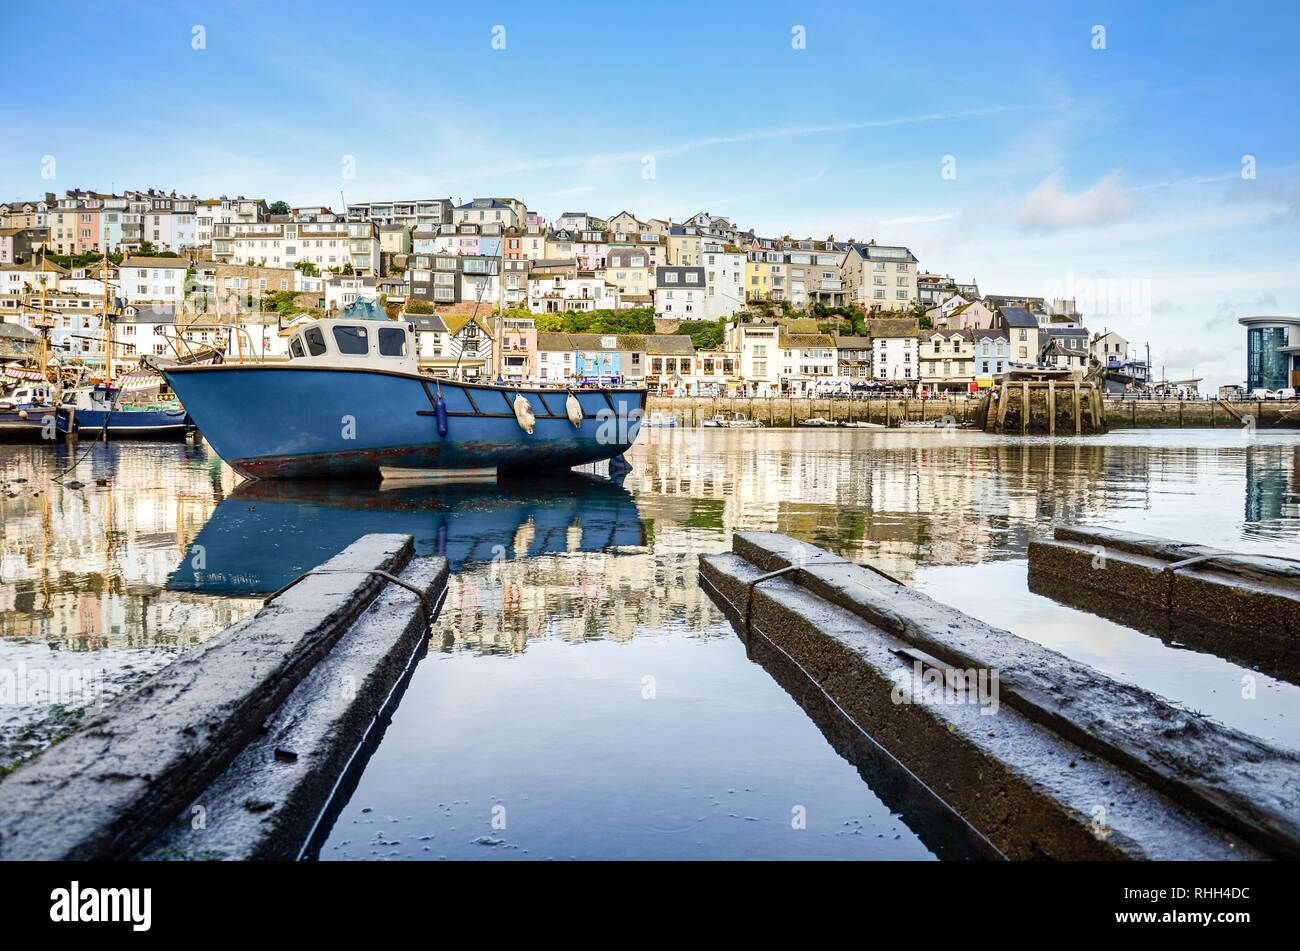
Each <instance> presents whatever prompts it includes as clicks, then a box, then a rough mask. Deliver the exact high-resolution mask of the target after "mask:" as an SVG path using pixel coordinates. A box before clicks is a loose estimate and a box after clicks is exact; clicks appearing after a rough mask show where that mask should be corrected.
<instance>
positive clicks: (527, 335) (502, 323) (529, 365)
mask: <svg viewBox="0 0 1300 951" xmlns="http://www.w3.org/2000/svg"><path fill="white" fill-rule="evenodd" d="M497 323H498V324H499V331H498V333H497V334H496V335H495V339H494V340H493V354H492V372H493V375H494V376H496V377H497V378H498V379H501V380H504V381H505V382H507V383H523V382H526V381H528V380H532V379H534V378H536V376H537V371H538V366H537V327H536V326H535V324H534V321H533V318H531V317H515V316H511V317H501V318H499V319H498V321H497Z"/></svg>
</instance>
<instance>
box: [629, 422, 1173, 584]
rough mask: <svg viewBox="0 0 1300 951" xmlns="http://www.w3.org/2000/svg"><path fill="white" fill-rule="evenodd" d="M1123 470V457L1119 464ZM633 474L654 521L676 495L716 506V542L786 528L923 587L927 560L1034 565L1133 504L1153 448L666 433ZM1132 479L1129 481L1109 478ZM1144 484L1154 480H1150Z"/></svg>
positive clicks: (914, 437) (961, 438) (945, 436)
mask: <svg viewBox="0 0 1300 951" xmlns="http://www.w3.org/2000/svg"><path fill="white" fill-rule="evenodd" d="M1117 460H1118V461H1117ZM636 461H637V468H636V470H635V471H634V472H633V474H632V476H631V477H630V478H629V485H632V484H633V483H635V487H634V491H636V492H637V493H638V503H639V504H640V505H641V508H642V511H643V514H644V513H645V512H647V511H650V510H654V509H655V508H656V507H657V506H659V505H660V504H661V501H660V500H661V499H662V498H664V497H679V496H685V497H689V498H690V499H691V500H693V507H692V509H691V513H692V516H691V517H694V516H695V514H697V513H698V512H699V511H700V503H701V502H702V501H703V500H706V499H708V500H716V501H717V502H718V507H717V508H716V509H715V510H714V513H715V514H714V517H713V518H712V522H713V526H712V527H713V528H714V532H715V539H716V542H717V543H718V544H720V545H722V544H725V539H726V538H728V537H729V535H730V533H731V532H733V531H738V530H746V529H748V530H762V531H778V532H784V533H787V534H790V535H794V536H795V537H798V538H804V539H807V540H808V541H810V542H812V543H814V544H816V545H819V546H822V547H825V548H829V549H833V550H836V551H840V552H842V553H844V554H845V555H846V556H848V557H850V558H857V559H866V558H870V559H871V560H872V562H873V563H874V564H876V565H878V566H880V567H881V568H883V569H884V570H886V571H888V572H890V573H891V574H897V575H898V576H900V577H910V576H911V574H912V573H913V571H914V569H915V566H916V564H917V562H918V561H922V562H926V563H931V564H963V563H974V562H977V561H981V560H987V559H989V558H991V557H992V558H996V557H1015V558H1020V557H1024V551H1025V547H1026V545H1027V544H1028V541H1029V538H1030V535H1031V534H1032V533H1033V532H1034V531H1035V529H1036V528H1038V527H1040V526H1041V527H1045V526H1046V525H1048V524H1050V523H1051V522H1052V521H1054V520H1061V519H1069V518H1073V517H1076V516H1078V515H1079V514H1080V513H1084V512H1095V511H1096V510H1097V509H1099V508H1100V509H1104V508H1107V507H1108V506H1110V505H1112V504H1114V503H1115V501H1116V500H1117V499H1120V498H1123V499H1129V498H1131V495H1132V492H1133V491H1134V489H1133V486H1134V480H1133V478H1132V472H1133V471H1134V469H1133V467H1134V466H1137V467H1139V471H1140V469H1141V468H1142V467H1145V466H1148V465H1149V464H1150V463H1149V461H1148V457H1147V455H1146V450H1142V449H1136V450H1135V451H1133V452H1128V451H1125V450H1124V449H1122V448H1119V447H1109V448H1108V447H1103V446H1102V445H1100V444H1097V443H1089V442H1087V441H1086V440H1078V441H1069V440H1056V441H1049V440H1021V441H1005V440H1000V441H995V440H991V439H988V438H987V437H984V436H982V435H980V434H974V433H966V432H962V431H953V432H947V433H945V432H932V433H915V434H904V433H887V434H870V433H862V434H858V435H855V438H853V439H852V440H848V439H844V438H843V436H842V435H839V434H837V435H829V434H822V433H816V432H766V433H762V434H761V435H760V434H755V433H753V432H743V431H737V432H729V431H726V430H722V431H719V432H717V433H709V434H708V435H707V436H703V435H701V434H698V433H691V432H690V431H687V430H676V431H675V430H665V431H661V432H658V433H656V434H654V437H653V438H652V441H650V442H647V444H646V446H645V448H644V451H643V452H642V453H640V454H639V458H638V459H637V460H636ZM1116 464H1118V465H1120V466H1121V467H1124V468H1125V469H1126V470H1127V474H1128V475H1127V478H1126V479H1125V480H1124V483H1123V485H1117V484H1112V483H1111V481H1110V480H1108V479H1106V478H1105V472H1106V470H1107V469H1108V468H1109V467H1111V466H1114V465H1116ZM1138 481H1139V482H1140V481H1141V480H1138Z"/></svg>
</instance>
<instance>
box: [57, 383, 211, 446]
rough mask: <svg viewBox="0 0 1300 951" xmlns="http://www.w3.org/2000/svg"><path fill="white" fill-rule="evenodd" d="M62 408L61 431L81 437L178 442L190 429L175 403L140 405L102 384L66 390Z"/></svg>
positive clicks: (159, 402) (148, 402)
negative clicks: (126, 437) (97, 436)
mask: <svg viewBox="0 0 1300 951" xmlns="http://www.w3.org/2000/svg"><path fill="white" fill-rule="evenodd" d="M59 407H60V409H62V410H64V417H63V422H62V423H61V428H62V429H64V430H69V431H71V432H73V433H76V434H78V435H82V436H93V435H99V434H103V435H105V436H107V437H109V438H121V437H124V436H134V437H138V438H145V439H177V438H184V436H185V433H186V432H187V431H188V430H189V429H190V428H191V425H190V420H189V415H188V414H187V413H186V412H185V410H184V409H182V408H181V406H180V405H179V404H178V403H176V402H175V401H162V400H158V399H149V400H145V401H142V402H138V403H137V402H134V401H132V400H130V398H127V397H125V396H124V394H123V393H122V391H121V390H120V389H118V388H117V387H111V386H106V385H104V384H102V383H101V384H96V385H94V386H78V387H73V388H71V389H67V390H64V391H63V398H62V400H60V402H59Z"/></svg>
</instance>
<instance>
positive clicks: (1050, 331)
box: [1038, 327, 1091, 377]
mask: <svg viewBox="0 0 1300 951" xmlns="http://www.w3.org/2000/svg"><path fill="white" fill-rule="evenodd" d="M1041 339H1042V341H1043V349H1042V350H1041V352H1040V353H1039V355H1038V362H1039V363H1040V364H1042V365H1043V366H1049V367H1057V368H1059V369H1062V370H1074V371H1076V373H1077V374H1078V375H1079V376H1080V377H1082V376H1083V373H1084V371H1086V370H1087V368H1088V361H1089V359H1090V358H1091V354H1090V353H1089V351H1088V331H1087V330H1085V329H1084V328H1083V327H1045V328H1043V330H1042V336H1041Z"/></svg>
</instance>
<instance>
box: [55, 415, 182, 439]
mask: <svg viewBox="0 0 1300 951" xmlns="http://www.w3.org/2000/svg"><path fill="white" fill-rule="evenodd" d="M105 418H107V420H108V437H109V438H110V439H123V438H135V439H184V438H185V433H186V432H187V431H188V430H189V429H190V420H189V415H188V414H187V413H186V412H185V411H184V410H97V409H79V410H77V411H76V415H75V416H73V417H72V418H71V425H72V431H73V432H74V433H75V434H77V435H79V436H98V435H99V434H100V433H101V432H103V431H104V420H105Z"/></svg>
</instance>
